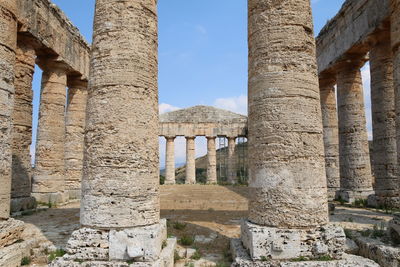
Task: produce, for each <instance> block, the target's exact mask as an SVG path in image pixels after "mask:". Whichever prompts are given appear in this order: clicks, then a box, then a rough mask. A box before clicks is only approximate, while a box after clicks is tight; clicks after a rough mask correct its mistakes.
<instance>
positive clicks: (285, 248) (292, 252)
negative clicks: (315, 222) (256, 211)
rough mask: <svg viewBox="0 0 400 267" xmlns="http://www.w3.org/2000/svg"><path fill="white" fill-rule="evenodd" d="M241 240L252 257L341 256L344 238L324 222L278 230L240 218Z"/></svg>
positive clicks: (275, 258)
mask: <svg viewBox="0 0 400 267" xmlns="http://www.w3.org/2000/svg"><path fill="white" fill-rule="evenodd" d="M241 239H242V243H243V246H244V247H245V248H246V249H247V251H248V252H249V254H250V257H251V259H252V260H255V261H257V260H263V259H265V258H266V259H271V260H290V259H295V258H299V257H307V258H310V259H316V258H319V257H321V256H330V257H331V258H332V259H341V258H342V254H343V253H344V244H345V241H346V237H345V234H344V231H343V229H342V228H341V227H338V226H334V225H329V224H328V225H325V226H321V227H318V228H313V229H279V228H275V227H268V226H260V225H256V224H253V223H251V222H249V221H242V225H241Z"/></svg>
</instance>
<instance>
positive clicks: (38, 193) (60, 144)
mask: <svg viewBox="0 0 400 267" xmlns="http://www.w3.org/2000/svg"><path fill="white" fill-rule="evenodd" d="M39 65H40V66H41V67H42V69H43V74H42V89H41V98H40V109H39V125H38V132H37V141H36V154H35V170H34V175H33V182H32V196H34V197H35V198H36V200H37V201H40V202H45V203H48V202H52V203H63V202H66V201H67V200H68V199H67V193H65V191H64V190H65V161H64V146H65V104H66V87H67V75H66V69H65V67H64V65H63V64H62V63H59V62H56V61H53V60H46V59H45V60H43V59H41V60H40V61H39Z"/></svg>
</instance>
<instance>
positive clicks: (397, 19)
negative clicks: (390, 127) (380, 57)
mask: <svg viewBox="0 0 400 267" xmlns="http://www.w3.org/2000/svg"><path fill="white" fill-rule="evenodd" d="M390 9H391V17H390V24H391V27H390V31H391V32H390V39H391V45H392V49H391V50H392V57H393V60H392V61H393V79H394V94H395V107H396V145H397V166H399V164H400V3H399V1H398V0H391V3H390ZM397 171H398V174H397V175H398V176H399V177H400V168H398V170H397ZM397 193H399V192H397Z"/></svg>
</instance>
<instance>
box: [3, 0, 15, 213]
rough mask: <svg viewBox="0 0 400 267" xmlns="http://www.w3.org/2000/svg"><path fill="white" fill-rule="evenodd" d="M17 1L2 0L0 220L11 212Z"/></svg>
mask: <svg viewBox="0 0 400 267" xmlns="http://www.w3.org/2000/svg"><path fill="white" fill-rule="evenodd" d="M16 12H17V2H16V1H7V0H0V21H1V23H0V25H1V27H0V81H1V83H0V184H1V186H0V220H1V219H8V218H9V216H10V197H11V162H12V156H11V153H12V152H11V142H12V138H11V129H12V118H11V116H12V110H13V105H14V76H15V72H14V67H15V53H16V47H17V18H16V15H15V14H16Z"/></svg>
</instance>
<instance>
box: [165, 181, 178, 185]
mask: <svg viewBox="0 0 400 267" xmlns="http://www.w3.org/2000/svg"><path fill="white" fill-rule="evenodd" d="M175 184H176V182H175V180H174V181H167V180H165V181H164V185H175Z"/></svg>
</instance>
